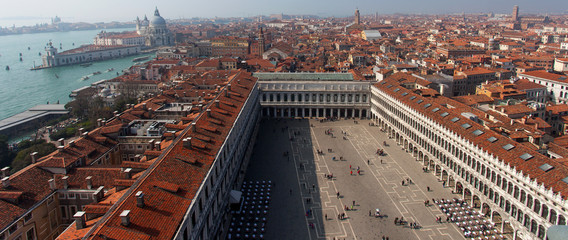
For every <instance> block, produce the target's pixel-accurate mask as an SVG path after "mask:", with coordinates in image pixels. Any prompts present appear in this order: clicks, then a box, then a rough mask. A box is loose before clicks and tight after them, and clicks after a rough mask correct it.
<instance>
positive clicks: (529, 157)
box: [520, 153, 533, 161]
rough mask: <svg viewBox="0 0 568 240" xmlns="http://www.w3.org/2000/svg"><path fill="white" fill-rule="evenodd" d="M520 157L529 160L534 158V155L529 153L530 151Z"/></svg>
mask: <svg viewBox="0 0 568 240" xmlns="http://www.w3.org/2000/svg"><path fill="white" fill-rule="evenodd" d="M520 158H521V159H523V160H525V161H527V160H529V159H531V158H533V155H530V154H528V153H525V154H523V155H521V156H520Z"/></svg>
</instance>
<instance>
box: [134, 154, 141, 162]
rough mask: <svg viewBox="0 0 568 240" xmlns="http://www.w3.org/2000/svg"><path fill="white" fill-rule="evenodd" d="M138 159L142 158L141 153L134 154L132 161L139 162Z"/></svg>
mask: <svg viewBox="0 0 568 240" xmlns="http://www.w3.org/2000/svg"><path fill="white" fill-rule="evenodd" d="M140 159H142V155H140V154H136V155H135V156H134V161H136V162H140Z"/></svg>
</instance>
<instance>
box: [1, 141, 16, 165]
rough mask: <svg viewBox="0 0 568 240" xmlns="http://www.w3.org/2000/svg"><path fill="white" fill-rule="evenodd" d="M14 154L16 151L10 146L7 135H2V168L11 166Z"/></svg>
mask: <svg viewBox="0 0 568 240" xmlns="http://www.w3.org/2000/svg"><path fill="white" fill-rule="evenodd" d="M14 155H15V154H14V152H12V151H11V150H10V148H9V147H8V141H7V138H6V136H1V135H0V168H3V167H6V166H10V163H12V159H13V158H14Z"/></svg>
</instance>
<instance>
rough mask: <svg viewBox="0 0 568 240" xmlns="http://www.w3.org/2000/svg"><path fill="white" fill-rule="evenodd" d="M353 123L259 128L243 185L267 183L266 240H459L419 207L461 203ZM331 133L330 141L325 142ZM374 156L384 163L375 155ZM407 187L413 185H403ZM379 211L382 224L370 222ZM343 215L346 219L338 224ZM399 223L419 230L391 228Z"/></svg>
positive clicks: (452, 228) (396, 149)
mask: <svg viewBox="0 0 568 240" xmlns="http://www.w3.org/2000/svg"><path fill="white" fill-rule="evenodd" d="M358 122H359V123H358V124H355V123H354V121H353V120H340V121H335V122H324V123H320V122H319V121H317V120H284V119H281V120H263V122H262V123H261V126H260V131H259V136H258V139H257V144H256V146H255V150H254V153H253V156H252V159H251V161H250V164H249V167H248V170H247V174H246V176H245V180H246V181H257V180H260V181H262V180H266V181H268V180H270V181H272V182H273V189H272V195H271V199H272V200H271V202H270V204H269V211H268V214H267V216H268V217H267V223H266V232H265V234H264V237H265V238H266V239H381V238H382V237H383V236H385V237H389V239H464V237H463V234H462V232H461V231H460V230H459V229H458V228H457V226H456V225H455V224H453V223H437V222H436V217H438V216H444V214H443V213H442V212H441V211H440V209H439V208H438V207H437V206H434V205H431V206H428V207H426V206H424V201H425V200H429V199H432V198H446V199H451V198H454V197H460V196H458V195H454V194H452V193H451V189H450V188H444V187H443V186H442V184H441V183H440V182H438V180H437V179H436V177H435V176H434V175H433V174H431V173H425V172H424V171H422V164H421V163H420V162H418V161H416V160H415V159H414V158H413V157H412V156H411V155H410V154H408V153H406V152H405V151H404V150H402V149H401V147H400V146H398V145H396V143H395V142H394V141H392V140H390V139H388V137H387V136H386V135H385V133H382V132H381V131H379V128H378V127H376V126H370V125H369V123H370V121H369V120H358ZM329 129H332V132H333V134H334V135H333V137H332V136H331V135H328V134H326V130H329ZM342 132H346V135H345V137H346V139H344V138H343V136H344V134H342ZM383 141H386V142H387V143H388V147H384V146H383V144H382V143H383ZM377 148H384V149H385V152H386V156H382V157H379V156H378V155H376V150H377ZM328 149H331V152H330V151H328ZM318 150H321V151H323V154H318V153H317V151H318ZM286 152H287V153H288V154H287V155H286V154H285V153H286ZM334 157H335V159H334ZM381 160H382V163H381ZM367 161H368V162H367ZM357 169H359V171H360V173H358V172H357ZM326 174H327V175H331V174H333V177H332V178H326V177H325V175H326ZM406 179H412V182H413V183H412V184H405V185H404V186H403V185H401V181H402V180H406ZM427 187H429V188H430V190H431V191H427V190H426V189H427ZM338 192H339V197H338V195H337V193H338ZM346 206H347V208H349V210H347V211H346V210H344V208H345V207H346ZM352 207H353V209H352V210H351V208H352ZM377 208H378V209H380V212H381V215H382V217H375V216H374V214H375V210H376V209H377ZM369 213H371V215H372V216H369ZM341 214H345V217H344V218H342V219H338V215H341ZM400 217H404V219H405V220H406V221H408V222H416V223H417V224H418V226H420V227H419V228H416V229H413V228H410V227H409V226H408V224H406V225H405V226H402V225H395V224H394V220H395V218H400ZM444 220H445V219H444ZM444 222H445V221H444ZM312 226H313V227H312Z"/></svg>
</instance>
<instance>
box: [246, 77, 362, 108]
mask: <svg viewBox="0 0 568 240" xmlns="http://www.w3.org/2000/svg"><path fill="white" fill-rule="evenodd" d="M254 76H255V77H258V78H259V81H260V84H259V87H260V90H261V97H260V104H261V106H262V116H265V117H287V118H288V117H292V118H293V117H318V118H354V117H368V116H369V111H368V109H369V106H370V105H369V103H370V98H369V90H370V86H371V83H370V82H366V81H355V80H354V79H353V75H352V74H350V73H255V74H254Z"/></svg>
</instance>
